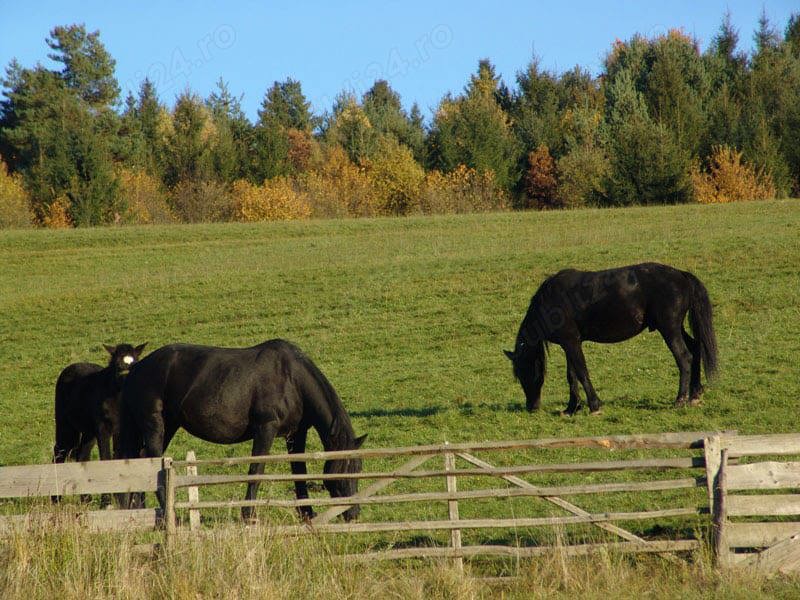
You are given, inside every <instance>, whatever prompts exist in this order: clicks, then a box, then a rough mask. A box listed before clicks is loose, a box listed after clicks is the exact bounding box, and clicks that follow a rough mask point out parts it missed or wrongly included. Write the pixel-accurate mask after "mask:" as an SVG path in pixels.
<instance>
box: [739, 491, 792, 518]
mask: <svg viewBox="0 0 800 600" xmlns="http://www.w3.org/2000/svg"><path fill="white" fill-rule="evenodd" d="M782 515H800V494H769V495H764V494H761V495H757V496H735V495H729V496H728V516H729V517H749V516H782Z"/></svg>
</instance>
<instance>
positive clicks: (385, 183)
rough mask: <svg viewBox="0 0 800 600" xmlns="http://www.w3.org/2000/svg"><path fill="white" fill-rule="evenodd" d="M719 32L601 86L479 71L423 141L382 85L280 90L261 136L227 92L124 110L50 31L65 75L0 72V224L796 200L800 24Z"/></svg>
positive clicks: (98, 47)
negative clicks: (318, 108)
mask: <svg viewBox="0 0 800 600" xmlns="http://www.w3.org/2000/svg"><path fill="white" fill-rule="evenodd" d="M738 35H739V34H738V32H737V31H736V30H735V29H734V28H733V26H732V25H731V21H730V17H729V15H726V16H725V17H724V18H723V20H722V23H721V25H720V27H719V30H718V31H717V33H716V35H715V36H714V37H713V39H712V40H711V41H710V43H709V44H708V47H707V48H706V49H705V50H704V51H701V49H700V45H699V42H698V41H697V40H696V39H693V38H692V37H690V36H688V35H686V34H685V33H683V32H682V31H680V30H671V31H669V32H668V33H666V34H664V35H659V36H655V37H652V38H648V37H644V36H641V35H635V36H633V37H632V38H631V39H629V40H626V41H620V40H617V41H616V42H615V43H614V44H613V45H612V47H611V48H610V49H609V50H608V52H607V54H606V57H605V60H604V62H603V66H602V69H601V73H600V74H599V75H598V76H596V77H595V76H593V75H592V74H591V73H590V72H589V71H588V70H586V69H584V68H582V67H580V66H576V67H575V68H573V69H571V70H568V71H565V72H562V73H556V72H553V71H550V70H547V69H545V68H542V66H541V65H540V64H539V62H538V60H536V59H533V60H531V62H530V63H529V64H528V65H527V66H526V67H525V68H524V69H523V70H521V71H520V72H518V73H517V74H516V78H515V81H514V84H513V86H509V85H508V84H507V83H506V82H504V81H503V80H502V79H501V78H500V77H499V76H498V75H497V73H496V70H495V67H494V66H493V64H492V63H491V62H490V61H489V60H481V61H480V62H479V64H478V66H477V69H476V71H475V72H474V73H473V74H472V75H470V76H469V79H468V80H467V81H466V83H465V86H464V88H463V90H462V91H461V92H460V93H458V94H447V95H446V96H445V97H443V98H442V99H441V101H440V102H439V105H438V107H437V108H436V110H435V113H434V114H433V116H432V117H431V119H430V121H429V122H427V123H426V121H425V119H424V118H423V115H422V113H421V111H420V110H419V107H418V106H417V105H416V104H415V105H414V106H413V107H412V108H411V110H410V111H406V110H405V109H404V108H403V105H402V103H401V98H400V96H399V95H398V93H397V92H396V91H394V90H393V89H392V88H391V86H390V85H389V83H387V82H386V81H383V80H378V81H375V82H374V84H373V85H372V87H371V88H370V89H369V90H367V91H366V93H364V94H363V95H360V97H359V96H357V95H356V94H354V93H352V92H347V91H345V92H342V93H341V94H339V96H338V97H337V98H336V100H335V102H334V103H333V106H332V107H331V108H330V109H329V110H327V111H325V112H324V113H323V114H315V113H314V111H312V109H311V105H310V103H309V101H308V100H307V99H306V97H305V95H304V94H303V90H302V85H301V83H300V82H299V81H296V80H294V79H291V78H289V79H286V80H285V81H276V82H274V83H273V84H272V86H271V87H269V88H268V89H267V91H266V93H265V95H264V98H263V101H262V103H261V107H260V109H259V111H258V117H257V119H256V120H255V121H254V122H253V121H251V120H250V119H248V118H247V116H246V115H245V114H244V112H243V110H242V107H241V103H240V101H241V98H240V97H237V96H236V95H235V94H234V93H232V92H231V91H230V89H229V87H228V84H227V83H226V82H225V81H223V80H222V79H220V81H219V82H218V84H217V88H216V89H215V91H213V92H212V93H211V94H210V95H209V96H208V97H207V98H202V97H200V96H199V95H197V94H196V93H195V92H193V91H192V90H190V89H186V90H184V91H183V92H182V93H180V94H179V95H178V96H177V98H176V100H175V103H174V105H173V106H172V107H169V106H167V105H165V104H164V103H162V102H161V101H160V100H159V97H158V93H157V90H156V88H155V86H154V84H153V83H152V82H151V81H149V80H147V79H145V80H144V81H143V82H141V85H140V87H139V89H138V93H135V94H134V93H129V94H128V95H127V97H126V98H124V100H121V98H120V96H121V94H120V87H119V84H118V82H117V80H116V78H115V61H114V59H113V57H112V56H111V55H110V54H109V53H108V51H107V50H106V48H105V47H104V45H103V43H102V42H101V40H100V34H99V32H97V31H94V32H90V31H87V30H86V28H85V26H84V25H69V26H59V27H55V28H54V29H53V30H52V31H51V32H50V35H49V37H48V38H47V40H46V43H47V45H48V47H49V48H50V51H51V53H50V54H49V55H48V56H49V58H51V59H52V60H53V61H54V62H55V63H56V64H57V65H58V68H57V69H47V68H45V67H44V66H42V65H41V64H37V65H35V66H33V67H25V66H22V65H21V64H19V62H17V61H16V60H13V61H11V63H10V64H9V65H8V66H7V68H6V74H5V77H4V78H3V80H2V85H3V100H2V101H0V158H2V163H0V225H6V226H9V225H12V226H14V225H26V224H36V225H44V226H52V227H58V226H84V225H98V224H107V223H118V222H123V223H125V222H133V223H137V222H138V223H149V222H172V221H186V222H192V221H216V220H244V221H252V220H268V219H291V218H306V217H310V216H324V217H338V216H369V215H383V214H392V215H402V214H413V213H441V212H469V211H478V210H498V209H504V208H517V209H522V208H561V207H575V206H584V205H594V206H612V205H632V204H664V203H681V202H691V201H700V202H727V201H732V200H738V199H745V200H751V199H757V198H771V197H785V196H790V195H792V196H800V144H798V143H797V140H798V139H800V13H797V14H793V15H792V16H791V17H790V18H789V19H788V22H787V23H786V25H785V27H784V28H783V30H782V31H781V30H779V29H778V28H776V27H774V26H773V25H772V24H771V23H770V22H769V20H768V19H767V18H766V16H765V15H762V17H761V19H760V20H759V23H758V26H757V28H756V30H755V32H754V34H753V36H754V42H755V43H754V49H753V51H752V52H750V53H749V54H747V53H745V52H743V51H741V50H740V49H739V37H738Z"/></svg>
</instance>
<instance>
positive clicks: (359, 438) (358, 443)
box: [353, 433, 367, 450]
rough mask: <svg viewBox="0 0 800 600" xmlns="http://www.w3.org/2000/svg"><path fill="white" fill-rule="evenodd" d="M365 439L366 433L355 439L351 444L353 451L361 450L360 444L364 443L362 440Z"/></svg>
mask: <svg viewBox="0 0 800 600" xmlns="http://www.w3.org/2000/svg"><path fill="white" fill-rule="evenodd" d="M366 439H367V434H366V433H365V434H364V435H362V436H361V437H357V438H356V439H355V441H354V442H353V443H354V444H355V445H354V447H353V450H358V449H359V448H361V446H362V444H363V443H364V440H366Z"/></svg>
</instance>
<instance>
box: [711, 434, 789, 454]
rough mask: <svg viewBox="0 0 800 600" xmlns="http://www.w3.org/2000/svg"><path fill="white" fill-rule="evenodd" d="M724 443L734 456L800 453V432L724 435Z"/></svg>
mask: <svg viewBox="0 0 800 600" xmlns="http://www.w3.org/2000/svg"><path fill="white" fill-rule="evenodd" d="M722 445H723V446H724V447H725V448H727V449H728V452H729V453H730V456H732V457H733V456H763V455H768V454H774V455H791V454H800V434H798V433H772V434H767V435H723V436H722Z"/></svg>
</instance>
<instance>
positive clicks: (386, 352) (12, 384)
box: [0, 201, 800, 464]
mask: <svg viewBox="0 0 800 600" xmlns="http://www.w3.org/2000/svg"><path fill="white" fill-rule="evenodd" d="M799 231H800V203H798V202H797V201H780V202H767V203H751V204H737V205H728V206H677V207H666V208H633V209H621V210H581V211H565V212H550V213H504V214H494V215H469V216H458V217H442V218H438V217H428V218H413V219H379V220H359V221H319V222H305V223H277V224H263V225H238V224H235V225H208V226H173V227H141V228H139V227H136V228H118V229H88V230H68V231H5V232H0V274H1V275H0V315H1V316H0V430H2V432H3V435H2V436H0V464H19V463H31V462H47V461H48V460H49V459H50V452H51V447H52V437H53V433H52V431H53V423H52V420H53V417H52V413H53V386H54V382H55V380H56V377H57V375H58V373H59V371H60V370H61V369H62V368H63V367H64V366H66V365H67V364H69V363H71V362H74V361H85V360H89V361H95V362H104V361H105V356H104V351H103V350H102V347H101V342H106V343H117V342H121V341H129V342H133V343H141V342H142V341H148V342H149V347H148V349H150V350H152V349H154V348H157V347H158V346H160V345H162V344H166V343H170V342H175V341H185V342H194V343H205V344H214V345H221V346H244V345H251V344H255V343H258V342H261V341H263V340H266V339H270V338H274V337H283V338H286V339H289V340H292V341H294V342H296V343H297V344H298V345H299V346H300V347H302V348H303V349H304V350H305V351H306V352H307V353H308V354H309V355H310V356H311V357H312V359H313V360H315V361H316V362H317V364H318V365H319V366H320V367H321V368H322V370H323V371H324V372H325V373H326V374H327V375H328V377H329V378H330V380H331V381H332V382H333V384H334V386H335V387H336V388H337V390H338V391H339V393H340V395H341V397H342V398H343V401H344V403H345V406H346V407H347V409H348V411H349V412H350V414H351V415H352V417H353V422H354V425H355V429H356V431H357V433H359V434H360V433H365V432H366V433H369V441H368V444H369V445H370V446H395V445H404V444H420V443H433V442H441V441H443V440H448V441H470V440H471V441H477V440H485V439H512V438H528V437H544V436H573V435H595V434H606V433H609V434H610V433H629V432H630V433H633V432H658V431H676V430H700V429H717V428H735V429H739V430H740V431H741V432H747V433H756V432H778V431H796V430H797V429H798V426H797V425H796V424H795V419H794V416H795V414H796V405H797V401H798V398H799V397H800V369H798V367H797V360H796V356H797V354H798V352H799V351H800V318H799V317H800V244H799V243H798V237H797V236H798V232H799ZM645 260H648V261H649V260H654V261H662V262H666V263H669V264H673V265H675V266H677V267H679V268H682V269H688V270H691V271H694V272H695V273H696V274H697V275H698V276H699V277H700V278H701V279H702V280H703V281H704V282H705V284H706V286H707V287H708V289H709V293H710V295H711V299H712V302H713V304H714V309H715V325H716V330H717V336H718V340H719V346H720V357H721V373H720V377H719V379H718V380H717V382H716V383H715V384H714V385H713V386H711V387H710V389H709V390H708V392H707V394H706V396H705V403H704V405H703V406H702V407H700V408H697V409H679V410H676V409H674V408H672V401H673V399H674V395H675V392H676V390H677V370H676V367H675V365H674V362H673V360H672V357H671V355H670V354H669V351H668V350H667V348H666V346H665V345H664V344H663V342H662V340H661V339H660V336H658V334H653V333H651V334H643V335H641V336H639V337H637V338H635V339H633V340H631V341H628V342H625V343H622V344H615V345H599V344H586V345H585V351H586V354H587V361H588V364H589V369H590V373H591V375H592V378H593V381H594V384H595V387H596V388H597V390H598V393H599V394H600V397H601V398H602V399H603V401H604V402H605V409H604V412H603V414H602V415H601V416H599V417H592V418H589V417H588V416H587V415H586V414H585V413H584V414H583V415H580V416H578V417H576V418H573V419H566V418H559V417H557V416H556V412H557V411H558V410H560V409H562V408H564V406H565V404H566V400H567V387H566V381H565V374H564V359H563V354H562V352H561V351H560V349H558V348H554V349H553V351H552V352H551V355H550V360H549V368H550V370H549V373H548V378H547V381H546V383H545V387H544V390H543V398H542V406H543V410H541V411H540V412H539V413H537V414H533V415H529V414H527V413H526V412H524V411H523V410H521V409H522V404H523V396H522V392H521V389H520V388H519V387H518V385H517V383H516V382H515V381H514V380H513V378H512V376H511V372H510V365H509V364H508V361H507V360H506V358H505V357H504V356H503V354H502V352H501V350H502V349H503V348H504V347H511V345H512V344H513V340H514V336H515V334H516V329H517V327H518V325H519V322H520V320H521V318H522V316H523V315H524V313H525V310H526V308H527V304H528V301H529V299H530V296H531V294H532V293H533V292H534V291H535V289H536V287H537V286H538V284H539V283H540V282H541V280H542V279H543V278H544V277H545V276H546V275H547V274H549V273H553V272H555V271H557V270H558V269H560V268H563V267H568V266H571V267H578V268H586V269H593V268H604V267H609V266H614V265H621V264H626V263H633V262H639V261H645ZM314 443H315V444H316V443H317V442H316V440H314ZM281 446H282V444H281ZM188 447H192V448H195V449H196V450H197V451H198V453H199V455H200V456H209V455H216V454H220V453H222V452H224V453H226V454H227V453H230V449H223V448H220V447H214V446H212V445H209V444H204V443H202V442H200V441H198V440H193V439H192V440H190V439H189V437H188V436H186V435H179V436H178V437H177V438H176V440H175V441H174V442H173V454H174V455H175V456H180V455H181V453H182V452H184V451H185V449H187V448H188ZM235 452H237V453H240V454H241V453H243V452H247V446H242V447H241V448H237V449H235Z"/></svg>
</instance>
